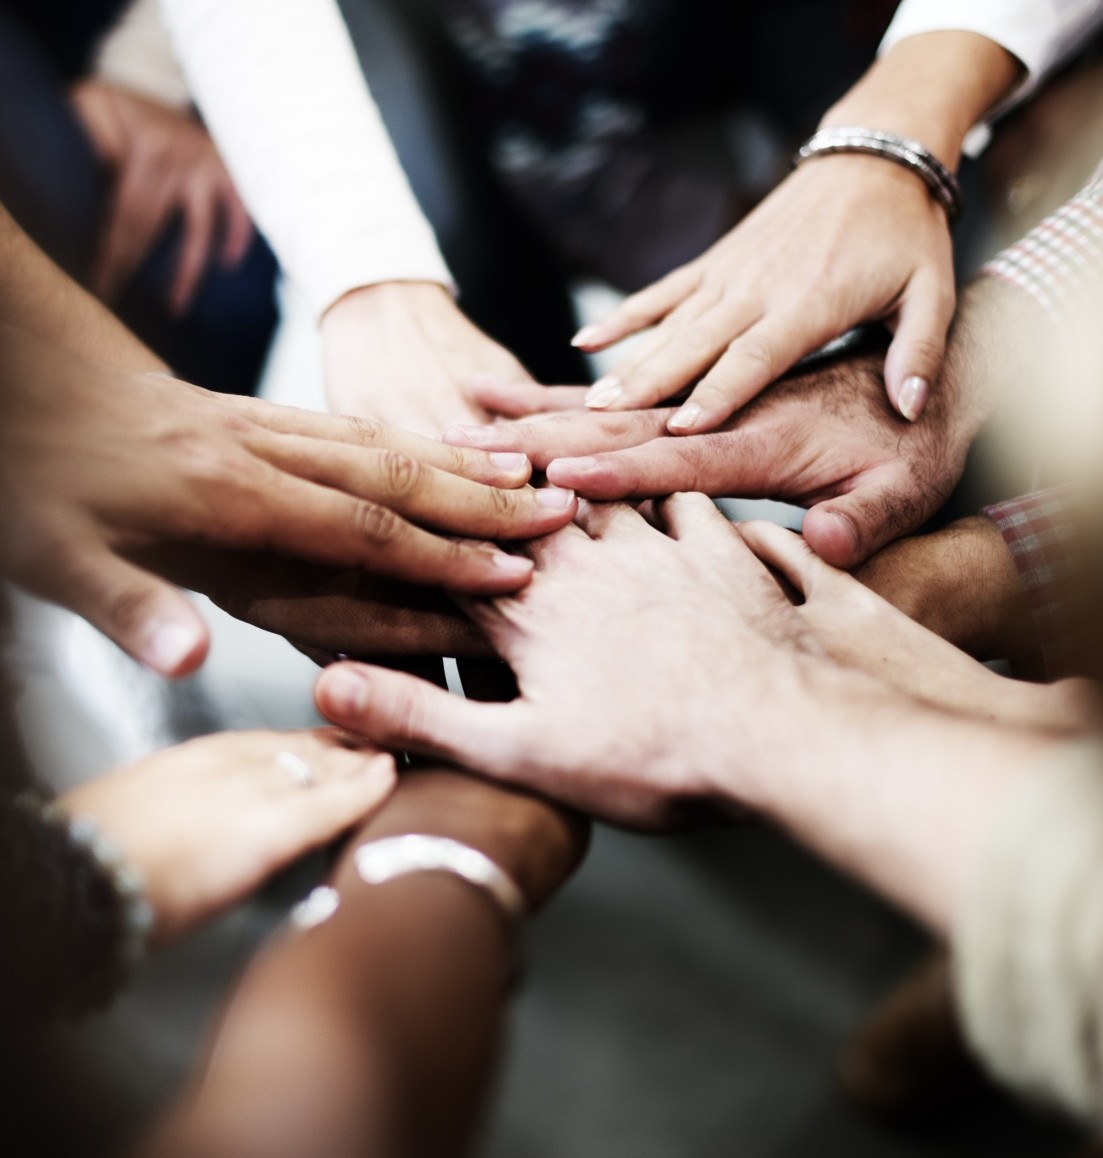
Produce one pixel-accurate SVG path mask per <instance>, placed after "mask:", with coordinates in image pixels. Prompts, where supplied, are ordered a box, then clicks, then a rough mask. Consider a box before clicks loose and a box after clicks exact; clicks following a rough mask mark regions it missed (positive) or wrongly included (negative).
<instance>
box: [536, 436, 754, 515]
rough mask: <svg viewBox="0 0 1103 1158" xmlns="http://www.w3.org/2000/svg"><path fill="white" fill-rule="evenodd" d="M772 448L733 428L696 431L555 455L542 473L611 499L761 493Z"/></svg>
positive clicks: (590, 494) (583, 493)
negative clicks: (678, 493) (573, 454)
mask: <svg viewBox="0 0 1103 1158" xmlns="http://www.w3.org/2000/svg"><path fill="white" fill-rule="evenodd" d="M775 455H776V448H775V447H771V446H766V445H763V443H762V441H761V440H755V439H754V438H752V437H751V436H743V435H741V434H739V433H738V432H736V431H727V432H725V433H723V434H701V435H697V436H695V437H693V438H668V437H660V438H654V439H652V440H651V441H650V442H646V443H644V444H643V445H642V446H634V447H630V448H629V449H627V450H618V451H614V452H611V453H608V454H595V455H586V456H583V457H582V458H560V459H556V460H555V461H554V462H552V463H549V464H548V467H547V477H548V481H549V482H553V483H554V484H555V485H556V486H566V483H565V482H564V480H565V479H572V480H573V482H572V483H571V489H572V490H574V491H575V492H576V493H577V494H578V495H579V496H580V497H581V498H586V499H593V500H600V501H604V502H611V501H614V500H616V499H645V498H655V497H657V496H665V495H670V494H674V493H675V492H676V491H700V492H701V493H702V494H706V495H709V496H712V497H720V496H723V495H735V494H738V495H742V496H743V497H746V498H754V497H757V496H759V495H760V494H761V493H762V484H763V479H764V478H765V477H767V474H766V472H765V471H764V470H763V460H764V459H765V460H766V462H769V461H770V460H772V458H773V457H774V456H775Z"/></svg>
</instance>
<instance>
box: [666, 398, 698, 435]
mask: <svg viewBox="0 0 1103 1158" xmlns="http://www.w3.org/2000/svg"><path fill="white" fill-rule="evenodd" d="M700 417H701V407H700V406H698V405H697V403H696V402H687V403H686V404H685V405H684V406H683V407H682V408H681V410H679V411H678V413H677V414H675V415H674V417H673V418H672V419H671V420H670V421H669V422H668V423H667V424H666V425H667V428H668V429H670V430H691V429H692V428H693V427H694V426H696V425H697V422H698V419H700Z"/></svg>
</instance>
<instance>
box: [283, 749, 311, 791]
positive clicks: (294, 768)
mask: <svg viewBox="0 0 1103 1158" xmlns="http://www.w3.org/2000/svg"><path fill="white" fill-rule="evenodd" d="M276 763H277V764H278V765H279V766H280V767H281V768H282V769H283V770H284V771H285V772H286V773H287V774H288V775H289V776H290V777H291V779H292V780H293V781H294V783H295V786H296V787H298V788H310V787H312V786H313V785H314V784H316V783H317V777H316V776H315V775H314V769H313V768H311V767H310V765H309V764H308V763H307V762H306V761H305V760H304V759H303V758H302V756H299V755H297V754H296V753H294V752H286V751H285V752H277V753H276Z"/></svg>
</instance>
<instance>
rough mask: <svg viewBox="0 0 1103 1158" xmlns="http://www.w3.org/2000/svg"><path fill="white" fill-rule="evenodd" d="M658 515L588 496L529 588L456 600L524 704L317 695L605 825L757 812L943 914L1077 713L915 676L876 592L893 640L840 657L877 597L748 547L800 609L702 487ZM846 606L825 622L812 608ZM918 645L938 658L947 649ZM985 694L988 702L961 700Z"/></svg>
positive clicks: (394, 690)
mask: <svg viewBox="0 0 1103 1158" xmlns="http://www.w3.org/2000/svg"><path fill="white" fill-rule="evenodd" d="M658 513H659V516H660V517H661V519H662V520H663V523H664V525H665V527H666V531H667V534H664V533H663V532H662V531H660V530H657V529H655V528H653V527H651V526H650V525H648V523H647V522H645V520H644V519H643V518H642V517H641V516H640V515H638V514H637V513H635V512H633V511H631V510H630V509H628V508H625V507H604V508H591V507H587V508H586V509H585V511H584V512H583V514H582V515H581V516H580V522H581V524H582V525H581V526H578V527H568V528H565V529H564V530H562V531H560V532H558V533H557V534H556V535H554V536H550V537H548V538H547V539H544V540H539V541H537V542H535V543H533V544H531V545H530V546H529V548H528V550H530V551H531V552H532V553H533V555H534V557H535V558H536V559H537V566H538V573H537V576H536V578H535V580H534V582H533V583H532V584H531V585H530V587H529V588H527V589H526V590H525V591H524V592H523V593H521V594H520V595H519V596H517V597H511V598H507V599H501V600H496V601H494V602H492V603H484V602H474V601H468V602H466V603H465V606H467V608H468V610H469V612H470V613H471V614H472V615H473V616H474V617H475V618H476V620H477V621H478V622H479V623H480V624H481V625H482V626H483V628H484V630H485V631H486V632H487V634H488V636H489V637H490V638H491V640H492V642H493V643H494V644H495V646H496V647H497V648H498V649H499V650H500V651H501V652H502V654H503V655H504V656H505V657H506V658H507V659H508V661H509V663H510V666H511V667H512V668H513V670H514V672H515V674H516V676H517V680H518V684H519V687H520V697H519V698H518V699H517V700H515V701H514V702H512V703H509V704H475V703H470V702H466V701H462V700H459V699H457V698H455V697H451V696H449V695H447V694H446V693H443V692H440V691H438V690H437V689H435V688H432V687H430V686H429V685H426V684H424V683H422V682H420V681H417V680H415V679H413V678H411V677H409V676H405V675H402V674H399V673H395V672H388V671H383V670H380V669H374V668H364V667H357V666H353V665H341V666H338V667H334V668H331V669H329V670H327V671H326V672H325V673H323V674H322V676H321V678H320V680H319V683H318V689H317V701H318V705H319V707H320V708H321V710H322V711H323V712H324V713H325V714H326V715H328V716H329V717H330V718H331V719H332V720H334V721H335V722H337V723H339V724H341V725H342V726H346V727H350V728H354V729H356V730H357V731H359V732H361V733H362V734H364V735H367V736H369V737H372V738H373V739H375V740H376V741H378V742H381V743H393V744H400V745H402V746H403V747H407V748H410V749H412V750H414V751H419V752H423V753H433V754H436V755H438V756H442V757H444V758H446V759H449V760H452V761H456V762H458V763H466V764H468V765H470V766H472V767H475V768H478V769H479V770H481V771H482V772H484V773H485V774H486V775H489V776H492V777H494V778H497V779H501V780H504V781H507V782H513V783H518V784H523V785H526V786H528V787H530V788H533V789H536V790H537V791H541V792H546V793H548V794H551V795H554V796H555V797H557V798H560V799H564V800H566V801H569V802H572V803H574V804H576V805H577V806H578V807H580V808H582V809H583V810H586V811H592V812H594V813H596V814H597V815H599V816H602V817H604V818H606V819H609V820H612V821H614V822H616V823H622V824H630V825H634V826H643V827H653V826H656V825H660V824H663V823H666V822H668V821H669V820H670V819H671V818H672V816H676V815H677V813H678V805H679V804H681V803H684V802H685V801H687V800H712V801H714V802H718V803H719V804H720V805H721V806H723V807H726V806H750V807H752V808H755V809H758V810H760V811H761V812H763V813H765V814H766V815H767V816H769V817H772V818H774V819H775V820H777V821H779V822H780V823H782V824H785V825H786V826H788V827H790V828H792V829H793V830H794V832H795V833H796V834H797V835H798V836H799V837H800V838H801V839H803V840H805V841H806V842H807V843H808V844H810V846H811V847H812V848H813V849H816V850H818V851H820V852H821V853H823V854H824V855H825V856H827V857H828V858H829V859H831V860H833V861H835V862H836V863H838V864H840V865H841V866H842V867H844V868H846V869H848V870H850V871H852V872H854V873H856V874H857V875H859V876H861V877H862V878H863V879H865V880H867V881H869V882H870V883H871V884H873V885H875V887H877V888H879V889H881V890H882V891H883V892H885V893H886V894H887V895H888V896H889V897H890V898H892V899H894V900H896V901H898V902H899V903H901V904H903V905H905V906H906V907H908V908H909V909H910V910H911V911H912V912H914V913H916V914H917V915H919V916H920V917H921V918H923V919H924V920H926V921H928V922H929V923H931V924H932V926H933V927H935V928H936V929H940V930H946V929H947V928H949V926H950V924H951V922H952V919H953V914H954V912H955V909H956V905H957V903H958V899H959V897H960V895H961V890H962V888H963V887H964V882H965V881H966V880H967V879H968V874H969V871H970V869H971V866H972V863H973V860H974V858H975V855H976V851H977V849H978V847H979V845H980V842H981V841H982V840H983V836H984V833H985V832H986V826H987V824H988V822H989V818H990V817H991V815H992V812H993V809H994V808H995V806H996V805H997V804H998V801H999V800H1000V799H1001V798H1002V796H1003V794H1004V793H1005V792H1007V791H1010V790H1011V789H1012V788H1013V787H1014V785H1015V784H1017V783H1018V782H1019V780H1020V779H1021V777H1022V776H1023V775H1026V774H1028V773H1029V771H1030V769H1032V768H1033V767H1034V766H1035V764H1036V763H1037V761H1038V760H1039V759H1041V758H1042V756H1043V755H1044V753H1045V752H1047V751H1049V750H1050V749H1051V747H1052V746H1053V745H1054V744H1055V743H1056V742H1057V740H1056V739H1055V738H1054V736H1055V733H1056V732H1057V731H1058V730H1059V728H1060V727H1063V726H1065V725H1066V724H1067V720H1061V721H1060V722H1059V723H1058V722H1056V719H1054V720H1053V721H1048V722H1047V728H1046V729H1045V730H1044V731H1043V730H1041V729H1028V728H1023V727H1021V726H1019V723H1018V722H1016V723H1007V722H1005V721H1003V720H1000V722H999V723H998V724H995V725H994V724H993V723H992V722H991V720H992V719H996V718H998V713H999V710H1000V708H999V700H1000V696H1001V694H1002V692H1003V690H1004V685H1003V684H1002V683H1000V682H998V681H996V682H990V681H989V678H988V673H985V674H983V675H982V674H981V673H983V669H982V668H979V667H978V666H976V665H973V667H972V668H969V669H968V670H966V669H965V668H961V669H960V670H958V671H955V672H954V673H951V674H952V680H953V681H957V680H958V677H959V676H960V687H961V688H966V690H967V691H969V694H970V695H971V696H974V697H975V699H974V701H973V702H971V703H970V704H969V706H968V708H966V709H964V710H963V709H962V708H961V707H960V706H959V705H958V704H956V703H955V704H954V705H953V710H947V707H944V706H942V705H941V702H940V697H941V696H942V694H943V693H942V691H941V690H940V689H939V688H938V687H931V686H929V685H927V684H926V683H925V680H924V679H923V678H922V677H923V674H924V673H923V671H922V668H923V666H924V665H925V664H926V660H925V659H924V657H923V650H924V649H923V644H922V643H921V642H919V640H920V635H917V634H916V633H920V634H922V633H921V629H919V628H917V627H916V625H914V624H912V623H910V622H909V621H908V620H907V619H906V618H905V617H903V616H902V615H900V614H899V613H896V612H893V611H892V609H891V608H888V607H887V606H885V607H884V608H883V612H882V611H877V612H876V615H875V619H876V623H877V626H878V628H879V631H881V633H882V635H884V633H886V632H888V633H898V634H897V638H893V637H891V636H890V637H889V638H885V639H882V640H876V641H874V642H873V643H872V644H870V643H869V641H868V640H867V641H866V642H867V645H868V650H866V651H864V652H862V653H861V654H859V655H857V656H850V657H846V656H840V658H836V657H835V656H834V655H832V654H831V653H832V650H835V651H838V650H839V648H840V640H841V639H842V637H843V635H844V634H845V633H846V632H849V633H850V634H851V635H852V636H853V637H854V639H856V640H858V641H859V642H858V643H857V644H855V645H854V646H855V647H860V641H861V639H862V638H864V634H863V635H860V634H859V631H858V629H859V628H860V627H862V626H868V623H869V616H868V615H867V614H866V609H865V608H864V607H863V601H868V600H872V599H874V598H875V597H874V596H872V595H871V594H870V593H869V592H868V591H865V590H864V589H863V588H861V587H860V585H858V584H857V582H856V581H855V580H853V579H850V578H847V577H846V576H843V575H839V574H836V573H834V572H829V571H828V570H827V568H826V566H825V565H824V564H822V562H820V561H819V560H818V559H816V557H815V556H813V555H812V554H811V553H810V552H807V551H806V550H805V549H804V548H803V547H801V548H800V550H801V551H804V554H803V555H801V556H795V555H794V554H793V551H795V548H792V549H789V548H787V547H786V546H784V544H785V543H788V542H790V540H788V539H784V538H782V539H779V540H778V542H777V543H774V544H773V545H771V546H770V547H769V550H768V551H767V545H766V544H765V543H764V542H763V541H760V542H759V549H760V550H762V551H763V554H769V556H770V557H771V558H772V559H773V561H774V562H775V563H784V565H785V567H786V568H787V570H786V575H788V576H790V577H791V578H792V579H795V580H797V581H798V582H799V583H803V584H804V585H805V587H806V588H807V591H806V594H807V601H808V602H807V606H808V607H811V610H810V611H809V610H802V609H800V608H798V607H796V606H794V604H793V602H792V601H791V600H790V598H789V597H788V595H787V594H786V592H785V591H784V590H783V588H782V587H781V586H780V585H779V583H778V582H777V581H776V580H775V578H774V577H773V573H772V572H771V571H770V570H769V569H768V568H767V566H766V565H765V564H764V562H762V561H760V560H759V559H758V558H756V556H755V555H754V553H753V552H752V550H751V548H750V547H749V546H748V544H747V542H746V541H745V540H744V539H743V538H742V537H741V536H740V534H739V532H738V531H736V530H735V529H734V528H732V527H731V526H730V525H729V524H728V523H727V521H726V520H725V519H724V518H723V516H721V515H720V514H719V513H718V512H717V511H716V510H715V508H714V507H713V506H712V504H711V503H709V502H708V501H707V500H705V499H704V498H702V497H701V496H675V497H674V498H672V499H670V500H667V501H666V502H665V503H663V504H662V505H661V508H660V510H659V512H658ZM759 533H760V540H761V535H762V534H763V530H762V529H760V532H759ZM773 533H774V532H772V531H771V532H770V534H773ZM777 534H778V535H782V536H784V534H785V533H783V532H777ZM793 542H795V540H793ZM805 566H809V567H812V568H815V569H819V570H813V571H810V572H808V573H807V574H805V573H804V572H802V570H801V568H802V567H805ZM827 575H830V576H832V577H831V578H830V579H826V578H825V576H827ZM614 580H615V581H614ZM836 582H837V584H838V585H846V584H849V585H851V590H852V591H856V592H857V595H856V597H855V599H854V600H848V599H847V598H845V597H840V596H839V594H838V592H837V591H836V590H835V589H834V587H833V585H834V584H836ZM840 590H845V589H844V588H842V587H840ZM821 607H822V608H824V610H822V611H821V610H820V609H821ZM832 607H834V610H832ZM821 616H822V617H823V618H821ZM836 616H837V617H838V619H837V623H838V624H841V625H842V630H841V631H840V632H837V633H834V634H833V633H832V632H829V631H827V629H826V628H825V627H824V624H825V623H831V622H832V620H834V619H835V618H836ZM848 617H849V622H848ZM909 634H910V636H911V639H910V640H909V638H908V635H909ZM926 638H927V639H928V640H930V639H933V637H926ZM898 644H899V646H897V645H898ZM930 646H931V648H932V651H931V653H930V654H931V656H932V657H933V658H932V665H933V666H938V665H941V664H942V663H943V661H944V659H945V654H944V647H945V645H944V644H942V642H941V641H939V640H936V639H935V640H933V643H931V644H930ZM940 649H943V650H940ZM886 660H889V661H890V662H892V663H894V664H895V669H894V671H893V678H892V679H891V680H889V679H886V678H885V667H886ZM918 660H923V662H922V663H919V662H918ZM963 662H964V663H965V664H968V663H969V662H970V661H963ZM863 669H871V670H873V671H875V672H876V675H871V674H869V670H863ZM913 678H914V681H915V682H914V683H912V682H910V681H912V680H913ZM992 679H993V680H994V679H995V677H992ZM611 686H616V687H617V689H618V694H617V696H616V697H615V698H612V697H610V696H609V695H608V689H609V687H611ZM959 690H960V688H959V689H955V690H954V691H953V693H952V697H947V698H955V699H956V698H957V696H958V691H959ZM915 693H918V695H917V694H915ZM982 704H983V705H984V706H985V708H987V709H990V711H989V712H986V713H985V714H986V715H988V716H989V718H982V717H980V716H978V715H976V714H973V712H972V709H973V708H977V707H979V706H981V705H982ZM566 720H569V721H570V722H571V726H570V727H569V728H566V727H564V721H566ZM794 720H800V722H801V726H800V727H799V728H794V727H793V726H792V724H793V721H794ZM1049 724H1052V725H1053V726H1052V727H1050V726H1048V725H1049ZM950 797H952V798H953V800H954V802H955V807H954V808H953V809H950V810H947V809H946V807H945V801H946V799H947V798H950Z"/></svg>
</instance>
